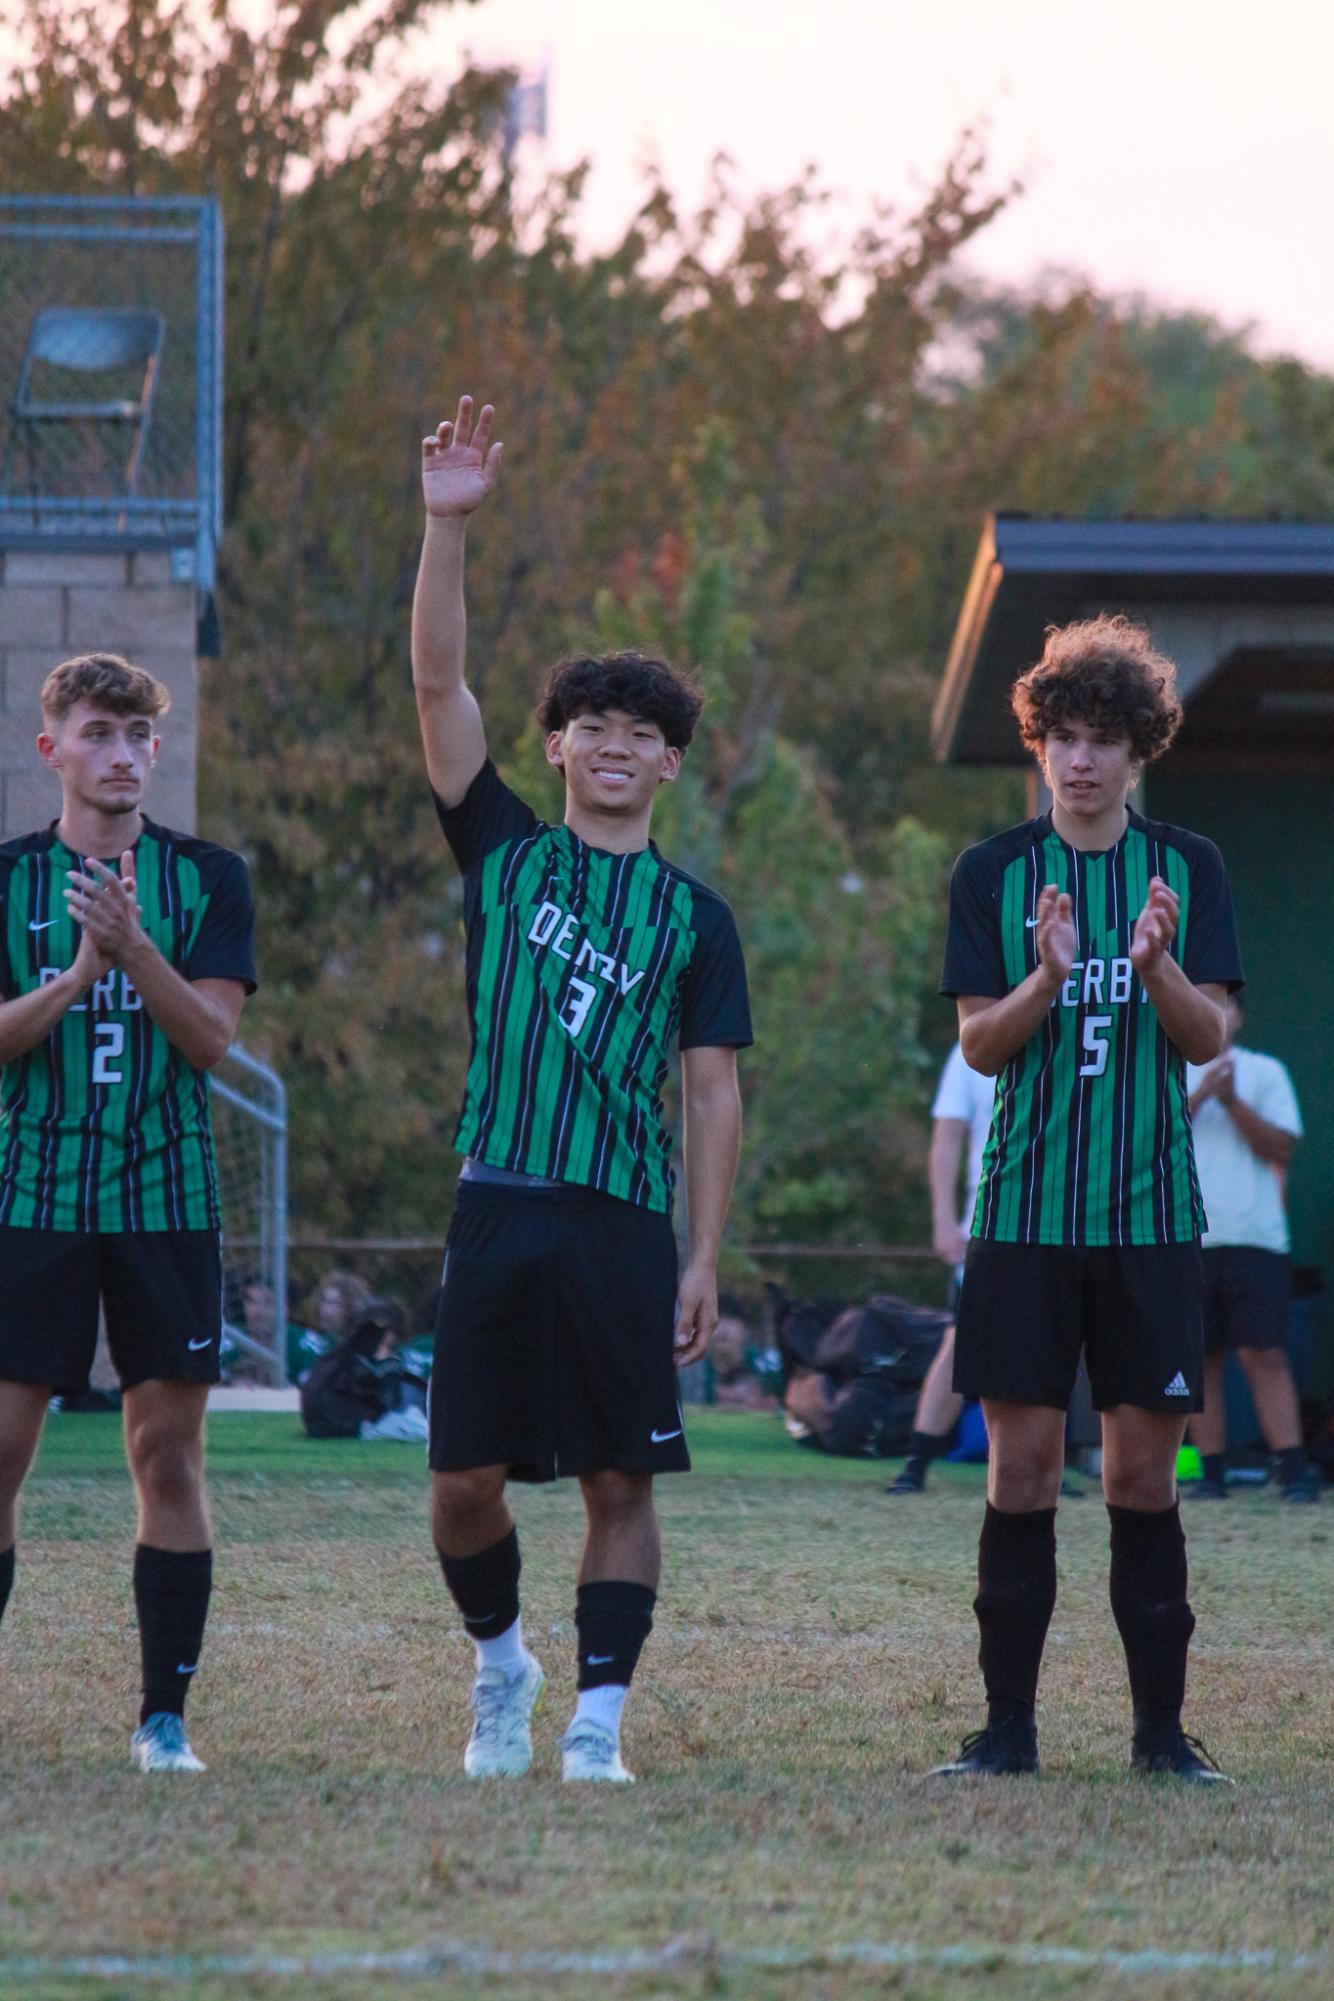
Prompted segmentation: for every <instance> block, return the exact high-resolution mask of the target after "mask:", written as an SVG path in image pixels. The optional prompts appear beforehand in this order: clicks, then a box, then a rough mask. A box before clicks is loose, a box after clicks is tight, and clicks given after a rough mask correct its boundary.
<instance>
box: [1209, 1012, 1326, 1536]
mask: <svg viewBox="0 0 1334 2001" xmlns="http://www.w3.org/2000/svg"><path fill="white" fill-rule="evenodd" d="M1242 1019H1243V1010H1242V1005H1241V1001H1240V999H1239V997H1238V996H1237V995H1236V994H1231V995H1230V996H1229V997H1228V1002H1227V1021H1228V1046H1227V1048H1226V1049H1225V1051H1224V1052H1223V1054H1222V1055H1221V1056H1220V1057H1219V1058H1218V1059H1217V1061H1216V1062H1214V1063H1210V1064H1208V1065H1206V1066H1203V1067H1202V1066H1200V1065H1198V1064H1195V1063H1191V1064H1189V1065H1188V1066H1187V1069H1186V1088H1187V1090H1188V1091H1189V1093H1190V1115H1191V1120H1192V1123H1193V1125H1194V1129H1195V1167H1196V1171H1197V1173H1198V1174H1199V1177H1200V1192H1201V1193H1202V1195H1203V1196H1204V1209H1205V1215H1206V1217H1207V1219H1208V1228H1207V1229H1206V1231H1205V1234H1204V1239H1203V1242H1204V1353H1205V1359H1204V1409H1203V1411H1202V1412H1201V1413H1200V1415H1199V1416H1198V1417H1195V1418H1192V1420H1191V1427H1190V1429H1191V1437H1192V1438H1193V1440H1194V1442H1195V1444H1196V1445H1197V1446H1198V1448H1199V1451H1200V1456H1201V1458H1202V1459H1203V1461H1204V1478H1203V1479H1202V1480H1200V1481H1198V1482H1197V1483H1196V1484H1195V1487H1194V1493H1195V1494H1196V1496H1197V1497H1198V1498H1200V1499H1203V1500H1217V1501H1221V1500H1225V1499H1226V1497H1227V1487H1226V1485H1225V1483H1224V1466H1225V1460H1226V1454H1227V1406H1226V1402H1225V1399H1224V1387H1223V1374H1224V1368H1225V1365H1226V1361H1227V1352H1228V1350H1229V1349H1234V1350H1235V1351H1236V1355H1237V1359H1238V1361H1239V1362H1240V1363H1241V1366H1242V1368H1243V1369H1244V1370H1245V1372H1246V1379H1247V1381H1248V1382H1249V1384H1250V1386H1251V1395H1252V1397H1253V1398H1254V1400H1255V1411H1256V1416H1257V1417H1258V1418H1259V1420H1260V1429H1261V1431H1262V1432H1263V1433H1264V1438H1265V1443H1266V1444H1267V1445H1268V1447H1269V1449H1270V1451H1271V1452H1272V1453H1273V1455H1274V1463H1275V1467H1276V1470H1277V1472H1278V1478H1279V1487H1280V1491H1281V1493H1282V1496H1283V1499H1284V1500H1285V1501H1318V1500H1319V1498H1320V1486H1319V1481H1318V1480H1317V1479H1316V1478H1315V1477H1314V1476H1313V1474H1312V1473H1311V1471H1310V1470H1309V1469H1308V1467H1307V1464H1306V1457H1305V1454H1304V1453H1303V1451H1302V1423H1301V1410H1300V1408H1299V1406H1298V1402H1297V1387H1296V1384H1295V1383H1294V1382H1293V1379H1292V1369H1291V1367H1290V1366H1289V1363H1288V1352H1287V1349H1288V1321H1289V1316H1290V1313H1291V1307H1292V1278H1291V1272H1290V1269H1289V1261H1288V1252H1289V1239H1288V1218H1287V1211H1286V1208H1285V1205H1284V1192H1285V1182H1286V1176H1287V1168H1288V1162H1289V1161H1290V1160H1291V1158H1292V1154H1293V1149H1294V1147H1295V1146H1296V1144H1297V1141H1298V1140H1299V1139H1300V1138H1301V1135H1302V1118H1301V1112H1300V1111H1299V1109H1298V1106H1297V1093H1296V1092H1295V1091H1294V1090H1293V1087H1292V1079H1291V1077H1290V1076H1289V1075H1288V1072H1287V1070H1286V1069H1285V1067H1284V1066H1283V1064H1282V1063H1280V1062H1279V1060H1278V1058H1277V1057H1276V1056H1262V1055H1261V1054H1260V1053H1259V1051H1258V1050H1255V1049H1243V1048H1241V1047H1240V1046H1239V1045H1238V1043H1237V1036H1238V1035H1239V1034H1240V1033H1241V1025H1242ZM1185 1491H1186V1492H1188V1493H1189V1492H1190V1491H1191V1489H1190V1488H1187V1489H1186V1490H1185Z"/></svg>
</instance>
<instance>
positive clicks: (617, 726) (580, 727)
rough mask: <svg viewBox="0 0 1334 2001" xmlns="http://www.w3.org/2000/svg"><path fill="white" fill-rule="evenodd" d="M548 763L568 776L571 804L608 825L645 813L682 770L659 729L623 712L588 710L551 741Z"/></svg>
mask: <svg viewBox="0 0 1334 2001" xmlns="http://www.w3.org/2000/svg"><path fill="white" fill-rule="evenodd" d="M547 762H548V764H554V765H555V767H556V768H557V770H558V771H561V772H563V773H564V775H565V791H566V799H567V802H568V804H572V805H574V806H576V807H578V808H579V809H580V811H581V812H583V813H587V814H593V815H596V816H599V817H606V818H609V819H631V818H634V817H635V816H637V815H640V814H643V813H646V812H647V811H648V809H649V808H650V807H651V806H652V804H653V799H654V795H655V794H656V792H657V789H658V787H659V786H660V785H666V784H670V783H671V781H672V780H673V779H674V778H675V777H676V775H677V773H678V772H679V771H680V769H681V752H680V751H679V750H677V749H676V748H675V747H674V746H673V745H672V744H669V743H668V741H667V739H666V737H665V736H664V735H663V733H662V731H661V730H660V729H659V728H658V725H657V724H656V723H650V722H646V721H645V720H644V718H643V717H642V716H632V715H629V714H627V713H626V711H625V710H624V709H606V710H594V709H586V710H585V711H584V713H583V714H582V715H578V716H572V717H571V719H570V721H569V722H567V723H566V725H565V727H564V729H561V730H552V731H551V733H550V735H549V736H548V737H547Z"/></svg>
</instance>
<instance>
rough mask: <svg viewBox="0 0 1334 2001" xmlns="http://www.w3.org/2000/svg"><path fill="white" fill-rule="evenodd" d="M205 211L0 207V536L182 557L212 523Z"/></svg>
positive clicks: (1, 202) (215, 376)
mask: <svg viewBox="0 0 1334 2001" xmlns="http://www.w3.org/2000/svg"><path fill="white" fill-rule="evenodd" d="M221 248H222V225H221V219H220V216H219V212H218V209H217V206H216V204H215V203H213V202H211V201H194V200H184V199H182V200H174V199H154V200H144V201H136V202H123V201H116V200H112V199H108V198H101V197H98V198H86V199H85V198H75V197H62V196H8V197H4V198H0V398H2V399H3V422H4V427H5V430H4V439H3V445H2V446H0V535H3V538H4V540H5V542H6V543H7V544H10V545H12V544H13V542H14V541H15V539H16V538H22V539H26V538H28V537H34V538H47V537H54V536H57V535H58V536H59V537H60V538H61V540H62V545H63V546H68V543H69V539H70V538H71V537H73V538H80V537H84V536H87V537H96V538H98V539H99V540H100V541H102V542H103V543H104V542H105V539H106V538H107V537H112V538H115V539H124V538H126V537H132V538H133V541H134V542H135V544H136V545H142V543H143V541H144V540H148V541H150V542H151V541H152V540H153V539H155V538H158V537H164V538H171V540H172V541H173V542H175V543H178V544H179V543H181V542H182V540H185V541H186V542H187V543H188V542H189V541H190V540H193V542H194V545H195V547H194V561H193V565H191V564H190V563H189V561H188V558H189V549H188V546H187V547H186V548H185V550H184V551H183V554H184V555H185V557H186V558H187V561H186V563H185V564H183V565H182V574H183V575H184V574H186V573H188V570H189V568H191V567H193V571H194V576H195V579H196V580H197V581H198V582H199V583H201V584H202V585H204V586H206V587H207V586H208V585H210V584H211V583H212V581H213V554H214V550H215V548H216V545H217V539H218V532H219V526H220V519H221V359H222V284H221V276H222V267H221Z"/></svg>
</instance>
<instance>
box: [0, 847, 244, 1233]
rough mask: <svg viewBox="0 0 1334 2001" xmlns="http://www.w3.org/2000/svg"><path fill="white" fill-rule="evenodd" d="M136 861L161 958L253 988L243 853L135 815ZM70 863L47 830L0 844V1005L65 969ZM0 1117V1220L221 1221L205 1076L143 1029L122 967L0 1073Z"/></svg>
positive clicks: (20, 1224) (131, 1224)
mask: <svg viewBox="0 0 1334 2001" xmlns="http://www.w3.org/2000/svg"><path fill="white" fill-rule="evenodd" d="M134 863H135V882H136V885H137V889H138V896H139V903H140V907H141V909H142V911H143V926H144V929H145V930H146V931H147V933H148V935H149V937H150V938H151V939H152V940H153V942H154V944H155V945H156V946H157V948H158V950H159V951H160V952H161V953H162V955H163V957H164V958H165V959H166V960H167V961H168V963H169V964H170V965H172V966H174V967H175V968H176V970H177V972H179V973H180V974H182V975H183V977H184V978H185V979H187V980H203V979H218V980H240V981H242V982H243V983H244V985H245V986H246V987H247V988H249V989H253V988H254V985H255V943H254V932H255V920H254V910H253V906H252V904H251V899H250V879H249V876H248V874H247V871H246V866H245V863H244V862H243V861H242V859H241V857H240V856H239V855H235V854H232V853H231V852H230V851H229V850H228V849H227V848H218V847H214V846H213V845H212V844H211V843H210V842H208V841H199V840H195V839H194V838H193V836H191V835H188V834H174V833H171V832H169V831H168V829H167V828H165V827H158V826H155V825H154V824H153V823H152V821H151V820H145V821H144V823H143V832H142V833H141V834H140V836H139V839H138V841H137V842H136V843H135V847H134ZM119 865H120V857H119V856H115V857H113V858H111V859H109V860H108V861H107V866H108V868H113V869H116V870H119ZM83 867H84V857H83V856H81V855H77V854H74V853H73V852H72V851H71V850H70V849H69V848H67V847H66V846H65V845H64V843H63V842H62V841H60V840H59V839H57V837H56V832H55V828H54V827H48V828H45V829H43V831H42V832H41V833H37V834H27V835H25V836H23V838H21V839H19V840H15V841H8V842H6V843H5V844H4V845H3V846H0V998H3V999H5V1000H14V999H16V998H17V997H18V996H19V995H20V994H25V993H29V992H31V991H32V989H33V988H34V987H40V986H43V985H45V984H46V982H47V981H49V980H53V979H55V978H56V977H57V975H58V974H60V973H62V972H64V971H65V969H66V968H67V967H69V966H71V965H73V963H74V957H75V954H76V953H77V951H78V948H79V935H80V934H79V927H78V926H77V924H75V922H74V920H73V919H72V918H71V916H70V914H69V911H68V909H67V907H66V904H65V898H64V891H65V888H66V878H67V873H68V871H69V870H70V869H82V868H83ZM0 1117H2V1119H3V1126H2V1127H0V1141H2V1143H3V1154H2V1155H0V1226H8V1227H9V1228H11V1229H39V1230H86V1231H100V1232H115V1231H124V1230H145V1231H158V1230H206V1229H217V1228H218V1227H219V1215H218V1192H217V1177H216V1174H215V1171H214V1160H213V1137H212V1132H211V1128H210V1124H209V1108H208V1078H207V1077H206V1075H205V1074H204V1073H203V1072H202V1071H199V1070H195V1069H192V1068H191V1066H190V1064H189V1063H188V1062H187V1061H186V1059H185V1057H184V1056H182V1055H181V1054H180V1052H179V1051H178V1050H177V1049H176V1048H174V1047H173V1045H172V1044H171V1043H170V1042H169V1041H168V1040H167V1038H166V1036H165V1035H164V1034H163V1033H162V1031H161V1030H160V1029H158V1028H157V1027H155V1026H154V1023H153V1020H152V1017H151V1016H150V1015H149V1013H148V1011H147V1009H146V1008H145V1007H144V1005H143V1002H142V1001H141V1000H140V997H139V995H138V994H137V993H136V992H135V990H134V988H133V987H132V986H131V984H130V982H129V981H128V979H127V978H126V977H125V975H124V974H123V973H122V972H121V970H120V968H119V967H113V968H112V970H111V971H110V972H109V973H108V974H107V975H106V977H105V978H104V979H102V980H99V981H98V982H97V984H96V985H95V986H93V987H92V988H90V989H89V991H88V993H87V994H86V995H85V996H84V998H83V1000H82V1001H81V1002H79V1003H78V1005H77V1006H75V1007H72V1008H70V1009H68V1011H67V1012H66V1013H65V1015H64V1016H63V1017H62V1019H61V1020H60V1021H59V1022H58V1023H57V1025H56V1027H55V1028H54V1029H53V1030H52V1031H51V1034H50V1035H49V1036H48V1037H47V1038H46V1040H45V1042H40V1043H38V1044H37V1045H36V1046H35V1047H34V1048H32V1049H30V1050H28V1052H27V1054H26V1055H24V1056H18V1057H15V1059H14V1060H13V1061H12V1062H11V1063H7V1064H6V1065H5V1066H4V1068H3V1070H0Z"/></svg>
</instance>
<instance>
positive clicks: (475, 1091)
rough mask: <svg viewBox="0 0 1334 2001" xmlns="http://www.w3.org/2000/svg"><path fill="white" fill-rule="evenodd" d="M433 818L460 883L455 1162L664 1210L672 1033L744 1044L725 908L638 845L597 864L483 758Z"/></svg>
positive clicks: (737, 951) (601, 857) (732, 932)
mask: <svg viewBox="0 0 1334 2001" xmlns="http://www.w3.org/2000/svg"><path fill="white" fill-rule="evenodd" d="M436 808H437V811H438V812H439V815H440V824H441V826H442V827H443V828H444V830H445V834H446V836H447V838H448V840H449V844H450V846H451V848H452V849H453V851H454V854H455V857H456V858H457V860H458V863H459V867H460V868H461V869H462V871H463V883H464V925H465V929H466V935H467V968H468V974H467V977H468V1009H469V1014H470V1018H471V1027H472V1059H471V1062H470V1064H469V1068H468V1078H467V1084H466V1086H465V1090H464V1101H463V1112H462V1116H461V1118H460V1121H459V1128H458V1133H457V1137H456V1142H455V1143H456V1145H457V1146H458V1148H459V1150H460V1152H462V1153H466V1154H469V1155H471V1156H472V1157H473V1158H474V1159H476V1160H481V1161H485V1162H486V1163H487V1164H488V1165H489V1166H492V1167H503V1168H508V1169H510V1170H511V1171H512V1172H516V1173H521V1174H534V1175H542V1176H545V1177H547V1178H548V1179H550V1180H553V1181H570V1182H577V1183H579V1184H580V1185H581V1186H584V1187H587V1188H597V1189H601V1190H602V1191H603V1192H604V1193H606V1194H608V1195H615V1196H619V1197H621V1198H622V1199H623V1200H624V1201H627V1202H634V1203H637V1204H639V1205H640V1206H642V1207H644V1208H648V1209H661V1210H666V1209H670V1207H671V1201H672V1185H673V1177H672V1168H671V1136H670V1134H669V1132H668V1130H667V1127H666V1124H665V1122H664V1118H663V1107H662V1086H663V1083H664V1081H665V1079H666V1076H667V1064H668V1051H669V1048H670V1045H671V1042H672V1038H673V1037H674V1036H675V1037H676V1038H677V1041H678V1044H679V1046H680V1047H681V1048H682V1049H691V1048H706V1047H721V1046H731V1047H734V1048H742V1047H745V1046H746V1045H747V1044H748V1043H749V1042H750V1040H751V1032H750V1009H749V1004H748V1001H747V995H746V969H745V964H744V962H743V960H742V956H741V945H740V941H739V939H738V937H737V931H736V925H735V924H734V922H733V920H732V913H731V911H730V910H729V909H728V907H727V905H726V903H724V901H723V899H722V898H721V897H720V896H718V895H716V894H715V892H714V891H713V890H711V889H707V888H705V886H704V884H703V883H699V882H696V881H694V880H693V879H692V878H691V877H690V876H688V875H686V874H684V873H683V871H682V870H680V869H678V868H674V867H673V866H672V865H671V863H670V862H666V861H664V860H663V858H662V856H661V855H660V854H659V853H658V850H657V849H656V848H655V847H654V846H653V845H652V844H651V843H650V845H649V846H648V847H647V848H643V849H641V850H640V851H639V852H638V853H636V854H627V855H613V854H607V853H605V852H604V851H603V850H601V849H599V848H591V847H589V846H588V844H587V843H586V842H585V841H583V840H581V839H580V837H579V836H578V835H577V834H575V833H573V832H572V831H571V830H570V828H568V827H564V826H559V827H557V826H549V825H547V823H546V822H545V821H542V820H539V819H538V818H537V815H536V814H535V813H534V812H533V811H532V809H531V807H529V806H526V805H525V804H524V803H523V801H522V800H521V799H519V798H518V797H516V795H515V794H514V793H513V792H511V791H510V789H509V787H508V786H507V785H505V784H504V783H503V781H502V780H501V778H500V777H499V775H498V773H497V772H496V769H495V766H494V765H493V764H491V763H490V762H489V761H488V763H487V764H485V765H484V766H483V768H482V770H481V771H480V772H479V773H478V775H477V777H476V778H475V779H474V780H473V782H472V785H471V786H470V787H469V789H468V793H467V796H466V798H464V799H463V800H462V801H461V802H460V804H459V805H458V806H456V807H453V808H449V807H447V806H445V805H444V804H443V803H442V802H441V801H440V799H439V798H437V799H436Z"/></svg>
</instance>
